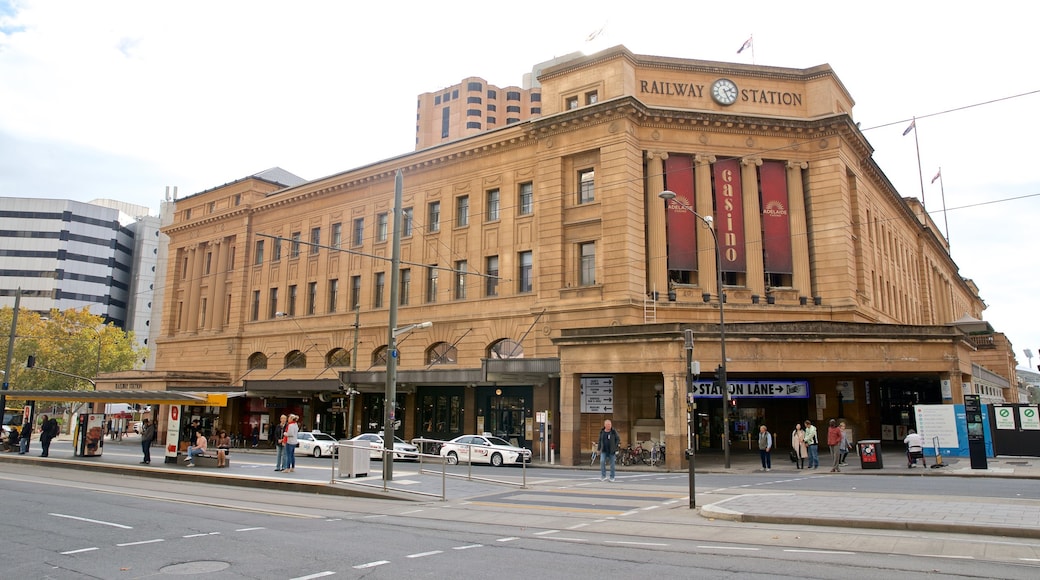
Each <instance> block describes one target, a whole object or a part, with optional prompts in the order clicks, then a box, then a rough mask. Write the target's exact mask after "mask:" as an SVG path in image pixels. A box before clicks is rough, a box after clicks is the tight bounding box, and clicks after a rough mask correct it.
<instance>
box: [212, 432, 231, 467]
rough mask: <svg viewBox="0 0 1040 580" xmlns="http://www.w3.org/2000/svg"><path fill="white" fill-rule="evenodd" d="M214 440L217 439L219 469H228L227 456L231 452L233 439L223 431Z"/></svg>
mask: <svg viewBox="0 0 1040 580" xmlns="http://www.w3.org/2000/svg"><path fill="white" fill-rule="evenodd" d="M214 439H216V448H217V467H227V456H228V453H230V452H231V438H230V437H228V434H227V431H224V430H223V429H221V430H220V432H219V434H218V435H217V436H216V437H214Z"/></svg>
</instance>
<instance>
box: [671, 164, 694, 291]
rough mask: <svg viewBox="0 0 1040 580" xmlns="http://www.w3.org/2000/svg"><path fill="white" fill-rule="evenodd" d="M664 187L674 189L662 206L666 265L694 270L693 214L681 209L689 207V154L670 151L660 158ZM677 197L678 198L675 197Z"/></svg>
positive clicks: (690, 166) (691, 167) (691, 181)
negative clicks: (662, 159)
mask: <svg viewBox="0 0 1040 580" xmlns="http://www.w3.org/2000/svg"><path fill="white" fill-rule="evenodd" d="M664 174H665V175H664V179H665V182H664V183H665V187H667V188H668V190H669V191H672V192H674V193H675V199H672V200H668V201H667V202H666V203H667V204H668V205H666V206H665V219H666V220H667V221H668V269H669V270H683V271H686V272H696V271H697V216H695V215H693V213H691V212H690V211H688V210H687V209H685V208H684V207H683V206H682V204H680V203H679V201H681V202H682V203H684V204H686V205H687V206H688V207H689V208H690V209H693V207H694V205H693V158H691V157H689V156H686V155H670V156H668V159H665V160H664ZM676 200H678V201H676Z"/></svg>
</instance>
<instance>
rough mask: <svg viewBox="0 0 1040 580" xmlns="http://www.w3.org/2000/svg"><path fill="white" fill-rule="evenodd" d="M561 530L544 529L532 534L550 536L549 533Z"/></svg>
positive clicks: (556, 532)
mask: <svg viewBox="0 0 1040 580" xmlns="http://www.w3.org/2000/svg"><path fill="white" fill-rule="evenodd" d="M558 533H560V530H542V531H540V532H535V533H533V534H531V535H532V536H548V535H549V534H558Z"/></svg>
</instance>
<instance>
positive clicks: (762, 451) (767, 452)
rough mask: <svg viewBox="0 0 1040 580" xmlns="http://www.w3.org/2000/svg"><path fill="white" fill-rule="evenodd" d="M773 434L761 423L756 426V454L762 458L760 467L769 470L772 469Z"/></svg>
mask: <svg viewBox="0 0 1040 580" xmlns="http://www.w3.org/2000/svg"><path fill="white" fill-rule="evenodd" d="M772 452H773V434H772V433H770V432H769V428H768V427H766V426H765V425H762V426H760V427H759V428H758V455H759V457H760V458H761V459H762V469H763V470H764V471H770V470H771V469H773V459H772Z"/></svg>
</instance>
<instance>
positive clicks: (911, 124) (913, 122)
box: [903, 119, 917, 137]
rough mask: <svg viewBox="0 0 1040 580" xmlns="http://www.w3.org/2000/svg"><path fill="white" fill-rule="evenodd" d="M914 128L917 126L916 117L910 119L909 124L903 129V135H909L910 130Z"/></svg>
mask: <svg viewBox="0 0 1040 580" xmlns="http://www.w3.org/2000/svg"><path fill="white" fill-rule="evenodd" d="M916 128H917V119H914V120H913V121H910V124H909V125H908V126H907V127H906V129H905V130H904V131H903V137H906V136H907V135H909V134H910V131H913V130H914V129H916Z"/></svg>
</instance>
